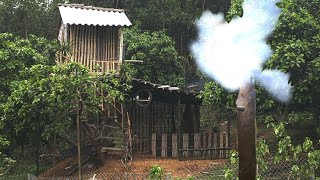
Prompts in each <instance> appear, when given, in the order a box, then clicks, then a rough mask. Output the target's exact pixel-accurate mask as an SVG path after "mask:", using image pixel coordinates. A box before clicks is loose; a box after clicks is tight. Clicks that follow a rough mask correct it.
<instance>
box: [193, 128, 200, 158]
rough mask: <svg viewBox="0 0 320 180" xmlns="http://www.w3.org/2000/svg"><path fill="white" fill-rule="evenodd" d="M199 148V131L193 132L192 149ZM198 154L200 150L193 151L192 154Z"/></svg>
mask: <svg viewBox="0 0 320 180" xmlns="http://www.w3.org/2000/svg"><path fill="white" fill-rule="evenodd" d="M200 148H201V138H200V133H194V149H200ZM199 154H200V151H195V152H194V155H195V156H197V155H199Z"/></svg>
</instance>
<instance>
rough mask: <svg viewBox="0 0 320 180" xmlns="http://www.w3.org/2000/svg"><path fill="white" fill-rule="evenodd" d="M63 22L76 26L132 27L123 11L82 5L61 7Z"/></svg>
mask: <svg viewBox="0 0 320 180" xmlns="http://www.w3.org/2000/svg"><path fill="white" fill-rule="evenodd" d="M59 11H60V14H61V18H62V22H63V23H64V24H76V25H94V26H96V25H99V26H130V25H131V22H130V20H129V19H128V17H127V16H126V15H125V13H124V10H122V9H111V8H99V7H91V6H84V5H80V4H76V5H75V4H61V5H59Z"/></svg>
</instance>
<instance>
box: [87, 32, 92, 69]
mask: <svg viewBox="0 0 320 180" xmlns="http://www.w3.org/2000/svg"><path fill="white" fill-rule="evenodd" d="M86 39H87V49H86V66H87V67H90V51H91V50H90V49H91V37H90V26H88V27H87V37H86Z"/></svg>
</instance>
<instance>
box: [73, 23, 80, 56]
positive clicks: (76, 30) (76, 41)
mask: <svg viewBox="0 0 320 180" xmlns="http://www.w3.org/2000/svg"><path fill="white" fill-rule="evenodd" d="M78 39H79V34H78V26H77V25H74V42H73V43H74V50H75V52H74V55H73V61H77V59H78V45H79V43H78Z"/></svg>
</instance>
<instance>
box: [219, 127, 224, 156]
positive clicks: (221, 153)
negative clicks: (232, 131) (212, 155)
mask: <svg viewBox="0 0 320 180" xmlns="http://www.w3.org/2000/svg"><path fill="white" fill-rule="evenodd" d="M219 137H220V140H219V144H220V145H219V148H223V133H219ZM219 157H220V158H223V150H220V156H219Z"/></svg>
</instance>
